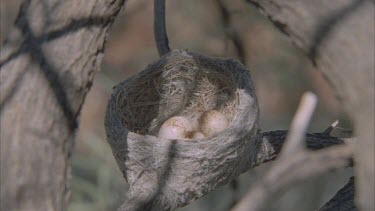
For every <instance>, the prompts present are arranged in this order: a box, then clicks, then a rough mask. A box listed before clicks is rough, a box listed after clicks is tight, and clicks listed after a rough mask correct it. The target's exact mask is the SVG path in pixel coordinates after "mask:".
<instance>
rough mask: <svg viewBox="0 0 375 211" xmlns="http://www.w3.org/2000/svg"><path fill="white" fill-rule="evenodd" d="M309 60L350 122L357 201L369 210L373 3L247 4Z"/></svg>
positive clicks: (373, 193)
mask: <svg viewBox="0 0 375 211" xmlns="http://www.w3.org/2000/svg"><path fill="white" fill-rule="evenodd" d="M248 2H250V3H252V4H253V5H255V6H257V7H258V8H259V10H260V11H261V12H262V13H264V14H265V15H266V16H267V17H269V19H270V20H271V21H272V22H273V23H274V24H275V26H277V27H278V28H279V29H280V30H281V31H282V32H284V33H285V34H286V36H288V37H289V38H290V40H291V41H292V42H293V43H294V44H296V45H297V46H298V47H299V48H301V49H302V50H303V51H304V52H305V53H306V55H309V56H310V58H311V59H312V61H313V62H314V63H315V64H316V66H317V67H318V69H319V70H321V71H322V72H323V73H324V75H325V76H326V77H327V78H328V80H329V81H330V82H331V84H332V86H333V88H334V90H335V91H336V92H337V94H338V96H339V97H340V98H341V99H342V105H343V107H344V108H345V109H346V111H347V112H348V113H349V114H350V116H351V118H352V119H353V120H354V129H355V133H356V134H355V135H356V136H358V140H360V141H358V143H356V144H357V145H358V146H356V147H355V149H356V152H355V157H354V159H355V162H356V168H355V172H356V175H357V178H356V184H357V192H356V197H357V198H356V199H357V202H358V206H359V208H360V209H363V210H374V209H375V207H374V206H375V205H374V203H373V199H374V197H375V190H374V188H373V187H374V186H375V177H374V175H375V165H374V160H375V157H374V154H375V153H374V147H375V145H374V129H373V126H374V124H375V121H374V112H375V111H374V107H375V102H374V95H375V93H374V92H375V87H374V80H375V79H374V78H375V77H374V66H375V63H374V58H375V55H374V54H375V50H374V46H375V40H374V37H375V30H374V26H375V24H374V12H375V10H374V2H373V1H367V0H352V1H341V0H332V1H310V0H303V1H300V0H292V1H275V0H267V1H263V0H248Z"/></svg>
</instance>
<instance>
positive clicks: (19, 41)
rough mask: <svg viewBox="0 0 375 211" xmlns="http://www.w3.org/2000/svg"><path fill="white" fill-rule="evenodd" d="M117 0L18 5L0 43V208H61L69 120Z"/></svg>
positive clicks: (44, 0) (72, 124) (96, 63)
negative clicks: (15, 19)
mask: <svg viewBox="0 0 375 211" xmlns="http://www.w3.org/2000/svg"><path fill="white" fill-rule="evenodd" d="M123 4H124V0H97V1H91V0H84V1H83V0H82V1H76V0H65V1H59V0H31V1H25V2H24V3H23V5H22V7H21V9H20V13H19V16H18V18H17V21H16V23H15V27H14V29H13V30H12V32H11V34H10V36H9V38H8V40H7V41H6V42H5V44H4V45H3V46H2V47H1V57H0V58H1V59H0V67H1V72H0V79H1V84H0V88H1V89H0V90H1V95H0V96H1V97H0V103H1V107H0V109H1V110H0V112H1V159H0V160H1V182H0V186H1V198H0V200H1V210H28V211H29V210H40V211H44V210H65V208H66V205H67V199H68V198H69V187H68V186H69V185H68V178H69V164H68V158H69V155H70V153H71V149H72V145H73V136H74V132H75V130H76V128H77V125H78V123H77V117H78V116H79V112H80V109H81V106H82V103H83V101H84V98H85V96H86V93H87V92H88V90H89V89H90V86H91V84H92V80H93V77H94V75H95V73H96V72H97V71H98V70H99V68H100V63H101V60H102V57H103V50H104V44H105V38H106V36H107V33H108V29H109V28H110V26H111V24H112V22H113V20H114V18H115V16H116V14H118V12H119V11H120V9H121V8H122V5H123Z"/></svg>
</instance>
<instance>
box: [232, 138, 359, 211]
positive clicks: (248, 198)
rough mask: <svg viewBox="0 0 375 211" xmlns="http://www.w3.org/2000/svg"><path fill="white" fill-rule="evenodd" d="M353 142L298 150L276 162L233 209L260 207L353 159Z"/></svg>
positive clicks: (258, 208)
mask: <svg viewBox="0 0 375 211" xmlns="http://www.w3.org/2000/svg"><path fill="white" fill-rule="evenodd" d="M352 155H353V147H352V145H342V146H336V147H332V148H328V149H322V150H320V151H317V152H299V153H297V154H292V155H291V156H289V158H287V159H280V160H279V161H278V162H275V164H274V165H273V167H272V168H271V170H270V171H269V172H268V173H267V174H266V176H265V177H263V179H262V180H261V181H258V182H255V183H254V184H255V186H254V187H252V188H251V189H250V191H249V192H248V193H247V194H246V195H245V197H244V198H243V199H242V200H241V201H240V202H239V203H238V204H237V205H236V206H235V208H234V209H233V210H232V211H244V210H246V211H254V210H261V208H263V207H264V205H265V203H266V201H267V199H268V198H269V197H270V196H271V195H274V194H275V193H277V192H280V191H282V190H283V189H285V188H287V187H290V186H291V185H295V184H296V183H298V182H301V181H304V180H306V179H308V178H312V177H314V176H318V175H320V174H323V173H325V172H327V171H330V170H335V169H340V168H343V167H345V166H347V165H349V163H350V158H351V157H352Z"/></svg>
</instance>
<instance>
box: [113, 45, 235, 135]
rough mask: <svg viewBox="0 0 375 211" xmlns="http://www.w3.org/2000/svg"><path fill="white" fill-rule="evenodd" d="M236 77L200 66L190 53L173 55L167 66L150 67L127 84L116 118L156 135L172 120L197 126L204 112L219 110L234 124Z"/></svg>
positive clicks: (129, 126) (167, 61) (135, 128)
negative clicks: (184, 120)
mask: <svg viewBox="0 0 375 211" xmlns="http://www.w3.org/2000/svg"><path fill="white" fill-rule="evenodd" d="M233 77H234V76H233V75H232V74H231V73H228V72H224V71H220V69H219V70H218V69H212V67H211V68H210V67H207V66H206V67H205V66H202V65H200V64H199V61H197V60H195V58H194V57H193V56H191V55H189V54H187V53H182V54H181V53H180V52H175V53H174V54H173V53H172V54H171V55H170V56H169V57H167V59H166V60H165V62H159V63H156V64H154V65H151V66H149V67H148V68H147V69H146V70H145V71H144V72H142V73H140V74H139V75H136V76H135V77H132V78H130V79H129V80H127V82H126V83H127V85H126V86H123V87H122V89H123V91H122V92H121V93H120V94H119V95H118V96H116V105H117V108H118V109H117V114H118V115H119V116H120V117H121V119H122V122H123V124H124V126H125V127H126V128H128V129H129V130H130V131H132V132H135V133H138V134H141V135H146V134H148V135H156V134H157V132H158V130H159V128H160V126H161V124H163V122H164V121H165V120H167V119H168V118H170V117H172V116H177V115H179V116H184V117H186V118H188V119H189V120H190V121H191V122H197V121H198V119H199V117H200V116H201V114H202V113H203V112H205V111H208V110H212V109H216V110H219V111H221V112H222V113H223V114H224V115H225V116H226V118H227V119H228V120H229V122H230V121H231V120H233V118H234V116H235V111H236V106H237V105H238V100H236V84H235V83H234V80H233Z"/></svg>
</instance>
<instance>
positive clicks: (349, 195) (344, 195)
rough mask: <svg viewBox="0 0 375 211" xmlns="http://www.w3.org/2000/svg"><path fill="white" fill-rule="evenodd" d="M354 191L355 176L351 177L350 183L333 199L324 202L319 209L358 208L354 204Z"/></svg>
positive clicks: (321, 210) (320, 210) (327, 210)
mask: <svg viewBox="0 0 375 211" xmlns="http://www.w3.org/2000/svg"><path fill="white" fill-rule="evenodd" d="M354 192H355V188H354V177H351V178H350V179H349V181H348V183H347V184H346V185H345V186H344V187H343V188H341V189H340V190H339V191H338V192H337V193H336V194H335V196H334V197H333V198H332V199H331V200H329V201H328V202H327V203H326V204H324V205H323V206H322V207H321V208H320V209H319V211H330V210H357V207H356V206H355V204H354Z"/></svg>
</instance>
